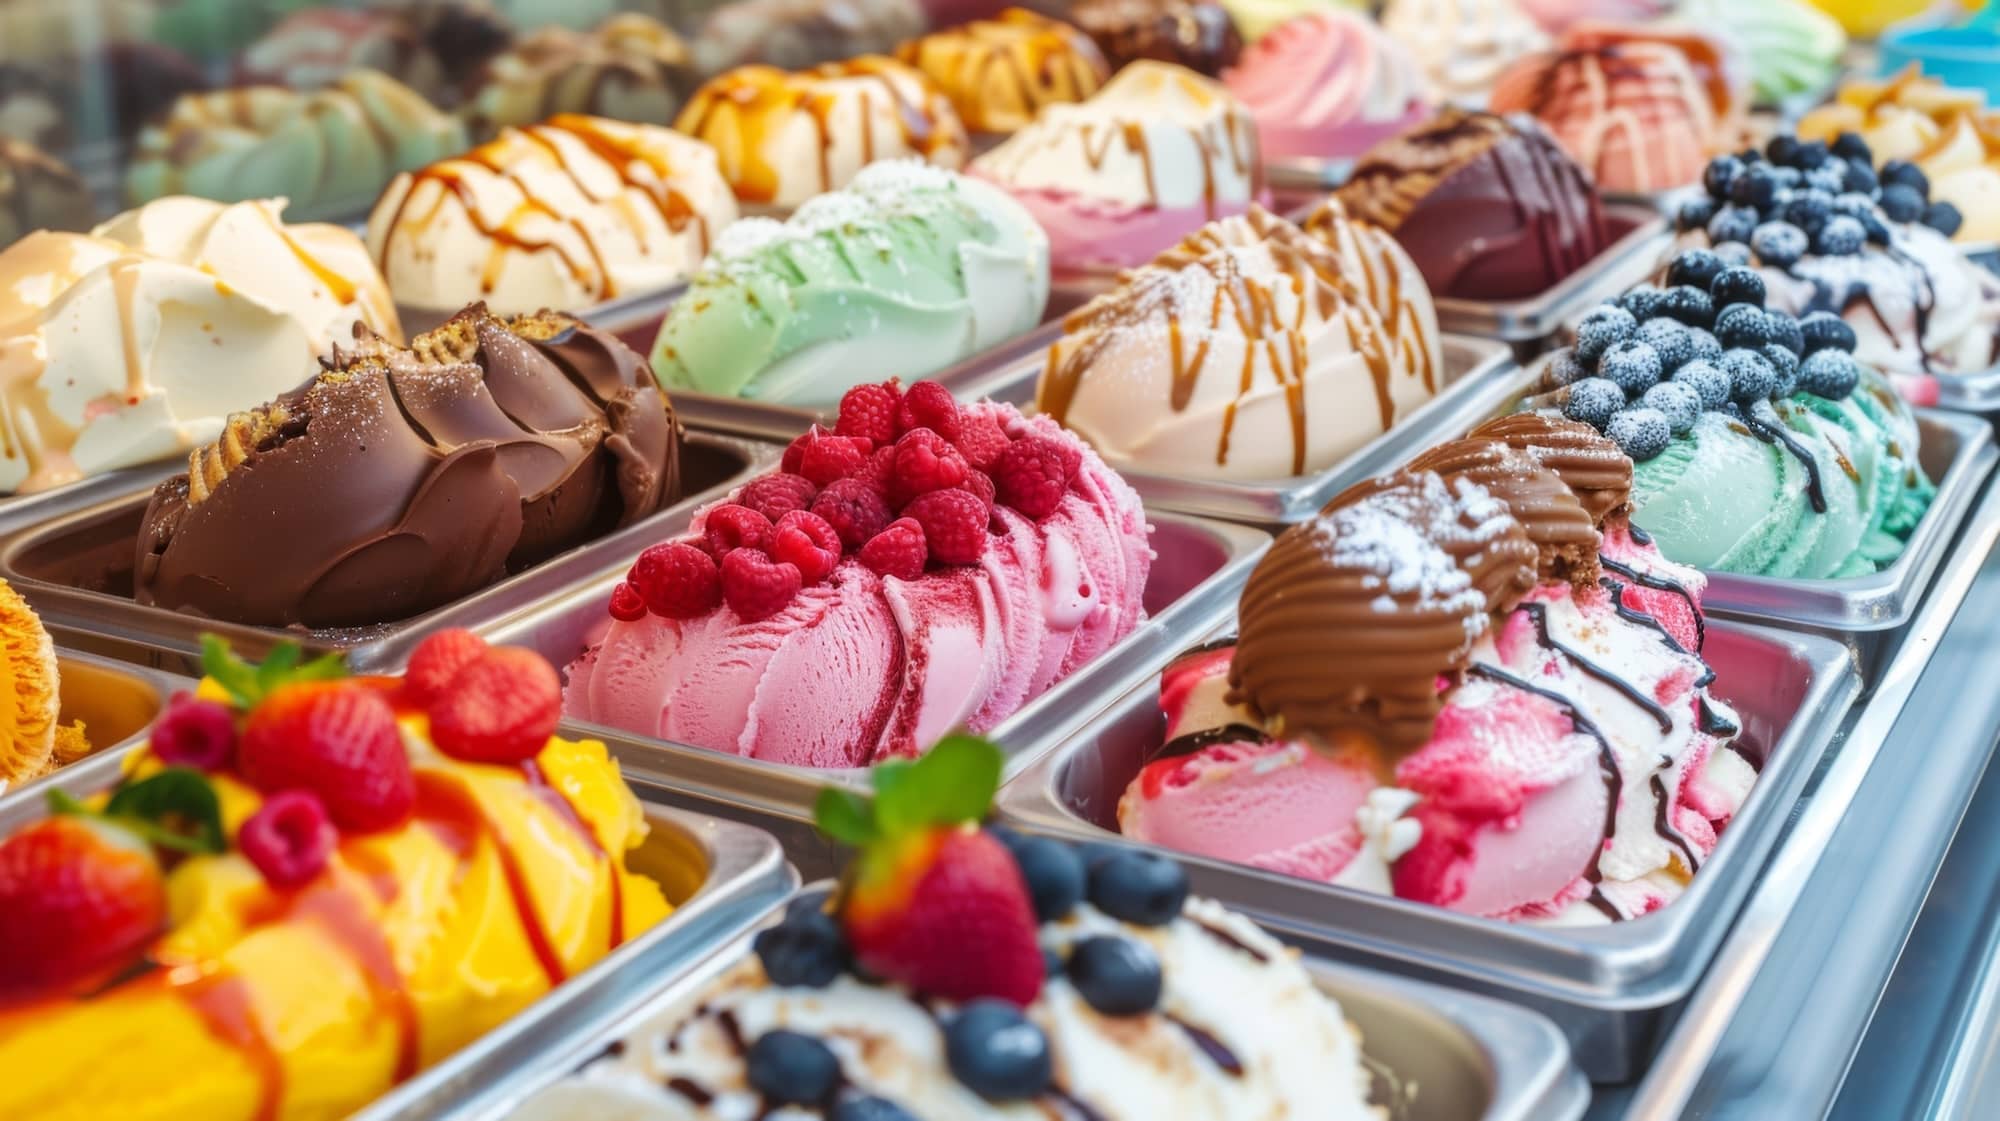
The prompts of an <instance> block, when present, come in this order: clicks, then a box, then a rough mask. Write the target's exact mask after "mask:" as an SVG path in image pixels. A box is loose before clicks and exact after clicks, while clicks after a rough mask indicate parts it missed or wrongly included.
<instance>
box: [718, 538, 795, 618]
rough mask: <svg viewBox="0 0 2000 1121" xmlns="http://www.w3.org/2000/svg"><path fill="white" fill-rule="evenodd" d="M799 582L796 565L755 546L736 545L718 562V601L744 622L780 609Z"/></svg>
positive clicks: (770, 614)
mask: <svg viewBox="0 0 2000 1121" xmlns="http://www.w3.org/2000/svg"><path fill="white" fill-rule="evenodd" d="M801 583H802V578H801V576H800V574H799V568H798V566H797V565H795V564H790V563H787V562H785V561H774V560H772V559H771V558H770V557H769V556H766V555H765V554H763V553H761V552H759V551H757V550H755V549H738V550H736V551H735V552H733V553H731V554H729V556H728V557H727V558H725V559H724V560H723V562H722V601H723V602H724V603H727V604H728V605H729V609H730V610H732V611H734V612H736V613H737V614H738V615H740V616H742V617H743V620H744V621H745V622H749V623H754V622H756V621H757V620H759V619H764V618H768V617H769V616H772V615H775V614H777V613H778V612H779V611H782V610H784V607H785V605H786V604H788V603H790V602H792V598H793V597H794V596H797V595H798V594H799V587H800V585H801Z"/></svg>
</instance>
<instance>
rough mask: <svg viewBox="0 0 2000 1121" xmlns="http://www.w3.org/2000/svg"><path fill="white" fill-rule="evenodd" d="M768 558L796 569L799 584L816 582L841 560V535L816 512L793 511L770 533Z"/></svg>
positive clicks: (829, 573) (830, 572)
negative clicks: (769, 554)
mask: <svg viewBox="0 0 2000 1121" xmlns="http://www.w3.org/2000/svg"><path fill="white" fill-rule="evenodd" d="M771 559H773V560H777V561H782V562H784V563H786V564H790V565H792V566H793V567H795V568H797V569H798V570H799V580H800V581H801V582H802V583H806V584H817V583H819V582H820V581H821V580H824V579H826V578H827V577H828V576H829V575H831V574H832V572H833V566H834V565H836V564H839V563H840V534H838V533H836V532H834V529H833V527H832V526H831V525H828V524H827V521H826V519H825V518H822V517H820V516H819V515H818V514H809V513H807V512H806V511H804V510H794V511H792V512H791V513H789V514H786V515H785V516H784V518H783V519H782V520H781V521H779V522H778V531H777V532H776V533H775V534H773V535H772V536H771Z"/></svg>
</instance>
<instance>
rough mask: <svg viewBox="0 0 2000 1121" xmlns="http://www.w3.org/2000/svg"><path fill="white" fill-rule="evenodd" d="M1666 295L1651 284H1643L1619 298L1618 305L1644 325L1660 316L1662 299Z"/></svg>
mask: <svg viewBox="0 0 2000 1121" xmlns="http://www.w3.org/2000/svg"><path fill="white" fill-rule="evenodd" d="M1662 295H1664V293H1662V292H1661V291H1660V290H1659V289H1658V288H1655V287H1653V286H1652V285H1650V284H1641V285H1639V286H1638V287H1636V288H1633V289H1632V290H1631V291H1629V292H1627V293H1625V294H1624V295H1622V296H1620V297H1618V300H1617V304H1618V306H1619V307H1622V308H1624V309H1625V310H1626V311H1629V312H1631V313H1632V318H1633V319H1636V320H1638V321H1639V322H1641V323H1644V322H1645V321H1646V320H1648V319H1651V318H1653V317H1654V316H1656V315H1658V314H1660V298H1661V296H1662Z"/></svg>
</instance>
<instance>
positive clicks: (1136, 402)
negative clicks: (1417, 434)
mask: <svg viewBox="0 0 2000 1121" xmlns="http://www.w3.org/2000/svg"><path fill="white" fill-rule="evenodd" d="M1326 206H1327V207H1328V208H1329V209H1328V211H1327V212H1326V213H1324V214H1323V215H1322V216H1321V218H1320V221H1319V222H1318V223H1317V225H1318V227H1319V229H1320V230H1321V231H1322V234H1321V236H1320V237H1313V236H1309V235H1307V234H1306V233H1304V232H1302V231H1301V230H1300V229H1299V228H1298V227H1296V226H1293V225H1292V224H1291V223H1289V222H1286V221H1285V220H1284V219H1282V218H1277V217H1273V216H1272V215H1270V214H1267V213H1265V212H1264V211H1263V210H1261V209H1256V210H1252V211H1251V212H1250V213H1249V214H1247V215H1245V216H1243V217H1240V218H1228V219H1224V220H1223V221H1220V222H1216V223H1214V224H1212V225H1210V226H1207V227H1205V228H1203V229H1201V230H1199V231H1197V232H1196V233H1194V234H1193V235H1191V236H1189V237H1188V239H1187V240H1186V241H1183V242H1182V243H1181V244H1179V245H1177V246H1175V247H1174V248H1173V249H1171V250H1169V251H1167V252H1166V253H1164V254H1162V255H1161V256H1160V257H1159V258H1157V259H1156V260H1154V261H1153V262H1152V263H1151V264H1148V265H1146V266H1144V267H1142V268H1139V269H1134V270H1133V271H1131V272H1129V273H1127V274H1126V275H1125V277H1124V279H1123V281H1122V282H1121V283H1120V284H1119V286H1118V287H1117V288H1115V289H1113V290H1112V291H1110V292H1108V293H1106V294H1105V295H1102V296H1099V297H1098V298H1096V299H1095V300H1092V301H1091V302H1090V303H1089V304H1087V305H1085V306H1084V307H1083V308H1081V309H1079V310H1077V311H1075V312H1072V313H1071V314H1070V316H1069V318H1068V319H1066V320H1065V321H1064V323H1063V337H1062V338H1061V339H1060V340H1058V341H1057V342H1056V343H1055V345H1054V346H1052V347H1050V348H1049V355H1048V360H1047V364H1046V365H1045V366H1044V367H1043V370H1042V376H1041V381H1040V383H1039V385H1038V387H1037V390H1036V407H1037V408H1038V409H1040V410H1041V411H1042V412H1045V413H1047V414H1049V415H1050V416H1051V417H1053V418H1054V419H1055V420H1056V421H1057V422H1058V423H1060V424H1062V425H1064V426H1065V427H1067V428H1069V429H1070V430H1071V431H1073V432H1075V433H1076V434H1077V435H1079V436H1081V437H1083V439H1084V440H1086V441H1087V442H1089V443H1090V445H1091V446H1092V447H1094V448H1096V449H1097V450H1098V453H1099V454H1101V455H1102V456H1103V457H1104V459H1105V462H1107V463H1109V464H1110V465H1111V466H1113V467H1116V468H1120V469H1134V468H1136V469H1141V470H1146V471H1151V472H1156V473H1160V474H1169V475H1182V476H1192V477H1196V478H1225V479H1273V478H1282V477H1286V476H1291V475H1304V474H1310V473H1313V472H1317V471H1321V470H1324V469H1326V468H1328V467H1331V466H1333V464H1334V463H1336V462H1338V461H1339V460H1340V459H1342V458H1343V457H1345V456H1347V455H1349V454H1351V453H1353V452H1354V451H1356V450H1358V449H1359V448H1361V447H1362V445H1364V444H1366V443H1367V442H1368V441H1370V440H1372V439H1374V438H1375V437H1376V436H1378V435H1380V434H1381V433H1383V432H1386V431H1388V429H1389V428H1390V427H1391V426H1392V425H1394V424H1395V423H1396V422H1397V421H1398V420H1399V419H1401V418H1403V417H1405V416H1407V415H1409V413H1410V411H1411V410H1413V409H1415V408H1416V407H1417V406H1419V405H1421V404H1422V403H1423V402H1425V401H1427V400H1429V399H1430V397H1431V395H1432V394H1434V393H1436V392H1437V389H1438V376H1439V373H1438V371H1439V369H1440V366H1439V358H1438V329H1437V316H1436V313H1435V312H1434V311H1433V310H1432V308H1431V300H1430V294H1429V293H1428V292H1427V291H1426V290H1425V288H1424V281H1423V277H1422V276H1420V275H1418V273H1417V270H1416V266H1415V265H1413V264H1411V263H1410V259H1409V257H1408V256H1407V255H1405V254H1404V253H1403V251H1402V250H1401V249H1400V248H1398V247H1397V245H1396V243H1395V242H1394V241H1393V240H1391V239H1390V238H1389V236H1388V235H1386V234H1384V233H1383V232H1382V231H1380V230H1377V229H1374V228H1372V227H1369V226H1366V225H1363V224H1362V223H1359V222H1354V221H1351V220H1348V219H1347V218H1346V217H1345V216H1344V215H1342V214H1341V213H1340V210H1339V206H1340V204H1339V203H1337V202H1328V203H1327V204H1326Z"/></svg>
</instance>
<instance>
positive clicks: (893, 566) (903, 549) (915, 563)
mask: <svg viewBox="0 0 2000 1121" xmlns="http://www.w3.org/2000/svg"><path fill="white" fill-rule="evenodd" d="M929 558H930V550H929V548H928V546H926V545H925V543H924V527H923V526H921V525H919V524H918V523H917V520H916V519H915V518H897V519H896V520H895V521H893V522H890V523H889V526H888V528H886V529H884V530H883V531H882V532H880V533H878V534H876V535H875V536H874V537H871V538H869V539H868V543H867V544H866V545H863V546H862V547H861V563H862V564H865V565H867V566H868V567H869V568H870V569H872V570H874V571H876V572H879V573H881V574H882V575H884V576H895V577H898V578H900V579H903V580H915V579H916V578H917V577H919V576H922V575H923V574H924V562H925V561H926V560H928V559H929Z"/></svg>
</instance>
